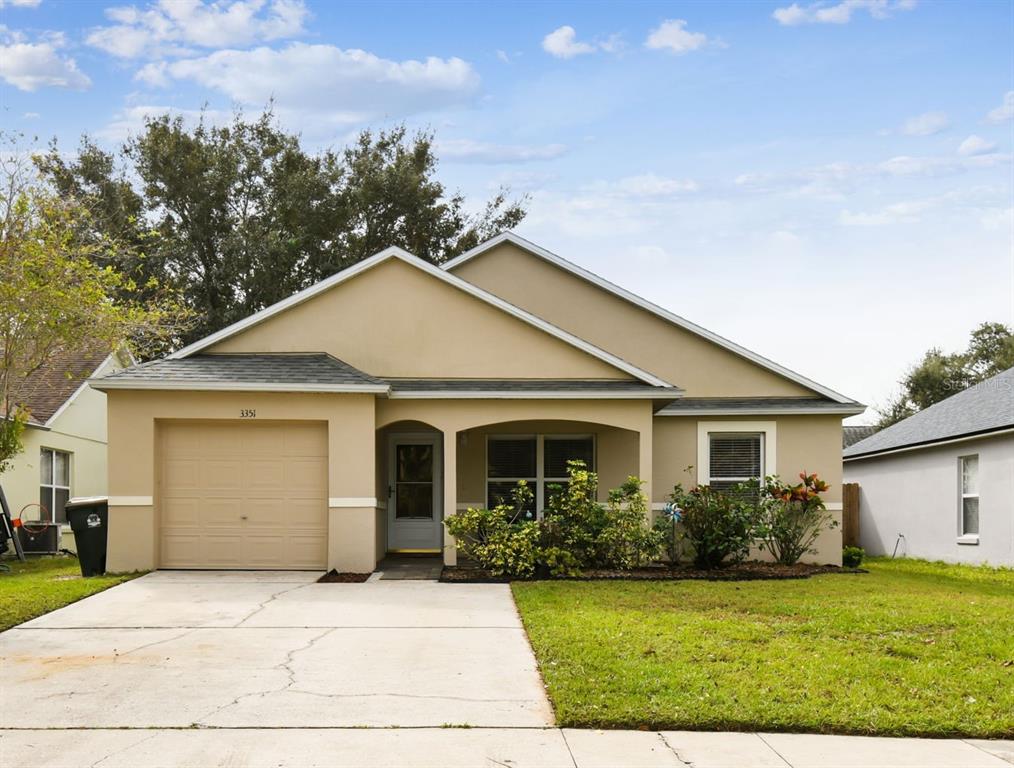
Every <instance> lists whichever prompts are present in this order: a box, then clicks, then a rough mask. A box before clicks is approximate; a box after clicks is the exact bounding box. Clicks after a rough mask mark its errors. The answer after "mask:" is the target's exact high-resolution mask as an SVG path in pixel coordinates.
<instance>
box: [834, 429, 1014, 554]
mask: <svg viewBox="0 0 1014 768" xmlns="http://www.w3.org/2000/svg"><path fill="white" fill-rule="evenodd" d="M970 455H978V457H979V542H978V544H959V543H958V533H959V526H960V514H961V512H960V509H961V507H960V476H959V464H958V458H959V457H961V456H970ZM844 477H845V482H846V483H859V499H860V523H859V531H860V541H861V544H862V546H863V547H864V548H865V549H866V551H867V552H868V553H869V554H872V555H882V554H887V555H890V554H891V553H892V552H893V551H894V546H895V543H896V542H897V541H898V534H899V533H901V534H904V536H905V538H904V540H903V541H902V543H901V544H900V545H899V546H898V554H899V556H900V555H902V554H904V555H906V556H908V557H919V558H925V559H927V560H944V561H947V562H960V563H989V564H992V565H1008V566H1010V565H1014V435H1010V434H1008V435H1001V436H997V437H991V438H983V439H980V440H969V441H964V442H956V443H951V444H949V445H943V446H939V447H935V448H925V449H921V450H913V451H908V452H903V453H896V454H890V455H886V456H881V457H878V458H871V459H863V460H858V461H846V462H845V466H844Z"/></svg>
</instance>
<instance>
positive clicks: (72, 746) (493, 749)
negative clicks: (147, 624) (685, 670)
mask: <svg viewBox="0 0 1014 768" xmlns="http://www.w3.org/2000/svg"><path fill="white" fill-rule="evenodd" d="M0 755H3V759H2V762H3V765H4V768H81V767H83V766H91V767H93V768H170V766H172V767H173V768H177V767H178V766H187V767H188V768H206V767H210V766H223V767H224V766H229V768H238V767H240V766H242V767H243V768H318V767H319V768H473V766H474V767H480V768H485V767H486V766H509V767H510V768H787V767H790V768H1010V766H1011V765H1014V742H997V741H992V742H982V741H960V740H956V739H946V740H927V739H881V738H868V737H859V736H812V735H794V734H750V733H695V732H687V731H665V732H661V733H654V732H649V731H605V732H603V731H578V730H561V729H557V728H543V729H540V728H520V729H517V728H470V729H463V728H394V729H380V728H372V729H341V728H322V729H296V728H294V729H202V730H186V729H184V730H165V729H139V730H105V729H101V728H100V729H88V730H63V729H61V730H16V731H6V732H3V733H0Z"/></svg>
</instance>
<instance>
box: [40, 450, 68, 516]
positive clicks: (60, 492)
mask: <svg viewBox="0 0 1014 768" xmlns="http://www.w3.org/2000/svg"><path fill="white" fill-rule="evenodd" d="M39 468H40V471H39V474H40V478H39V503H40V504H41V505H42V506H43V508H45V510H46V511H47V512H48V513H49V518H48V520H47V521H46V522H50V523H66V522H67V510H66V506H67V501H68V499H70V454H69V453H67V452H66V451H57V450H55V449H53V448H43V449H41V452H40V455H39Z"/></svg>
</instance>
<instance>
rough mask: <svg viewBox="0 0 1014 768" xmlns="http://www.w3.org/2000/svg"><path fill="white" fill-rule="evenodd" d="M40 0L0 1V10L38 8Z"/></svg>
mask: <svg viewBox="0 0 1014 768" xmlns="http://www.w3.org/2000/svg"><path fill="white" fill-rule="evenodd" d="M41 2H42V0H0V8H7V7H10V8H38V7H39V4H40V3H41Z"/></svg>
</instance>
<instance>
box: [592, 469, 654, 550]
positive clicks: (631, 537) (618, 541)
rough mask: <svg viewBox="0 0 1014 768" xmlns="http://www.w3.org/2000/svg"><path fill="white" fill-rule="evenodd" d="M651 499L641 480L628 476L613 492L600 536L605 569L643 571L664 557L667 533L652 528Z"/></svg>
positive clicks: (600, 548) (610, 493) (600, 547)
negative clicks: (665, 534)
mask: <svg viewBox="0 0 1014 768" xmlns="http://www.w3.org/2000/svg"><path fill="white" fill-rule="evenodd" d="M648 519H649V514H648V498H647V497H646V496H645V495H644V492H643V491H642V490H641V481H640V480H639V479H638V478H636V477H628V478H627V480H626V482H624V483H623V485H621V486H620V487H619V488H614V489H613V490H611V491H610V492H609V502H608V504H607V505H606V509H605V516H604V523H605V524H604V526H603V528H602V531H601V532H600V533H599V537H598V548H597V550H598V560H599V564H600V565H601V567H603V568H639V567H641V566H645V565H648V564H649V563H651V562H654V561H655V560H658V558H659V557H660V556H661V554H662V546H663V543H664V537H663V534H662V533H661V532H659V531H657V530H656V529H655V528H652V527H650V526H649V525H648Z"/></svg>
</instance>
